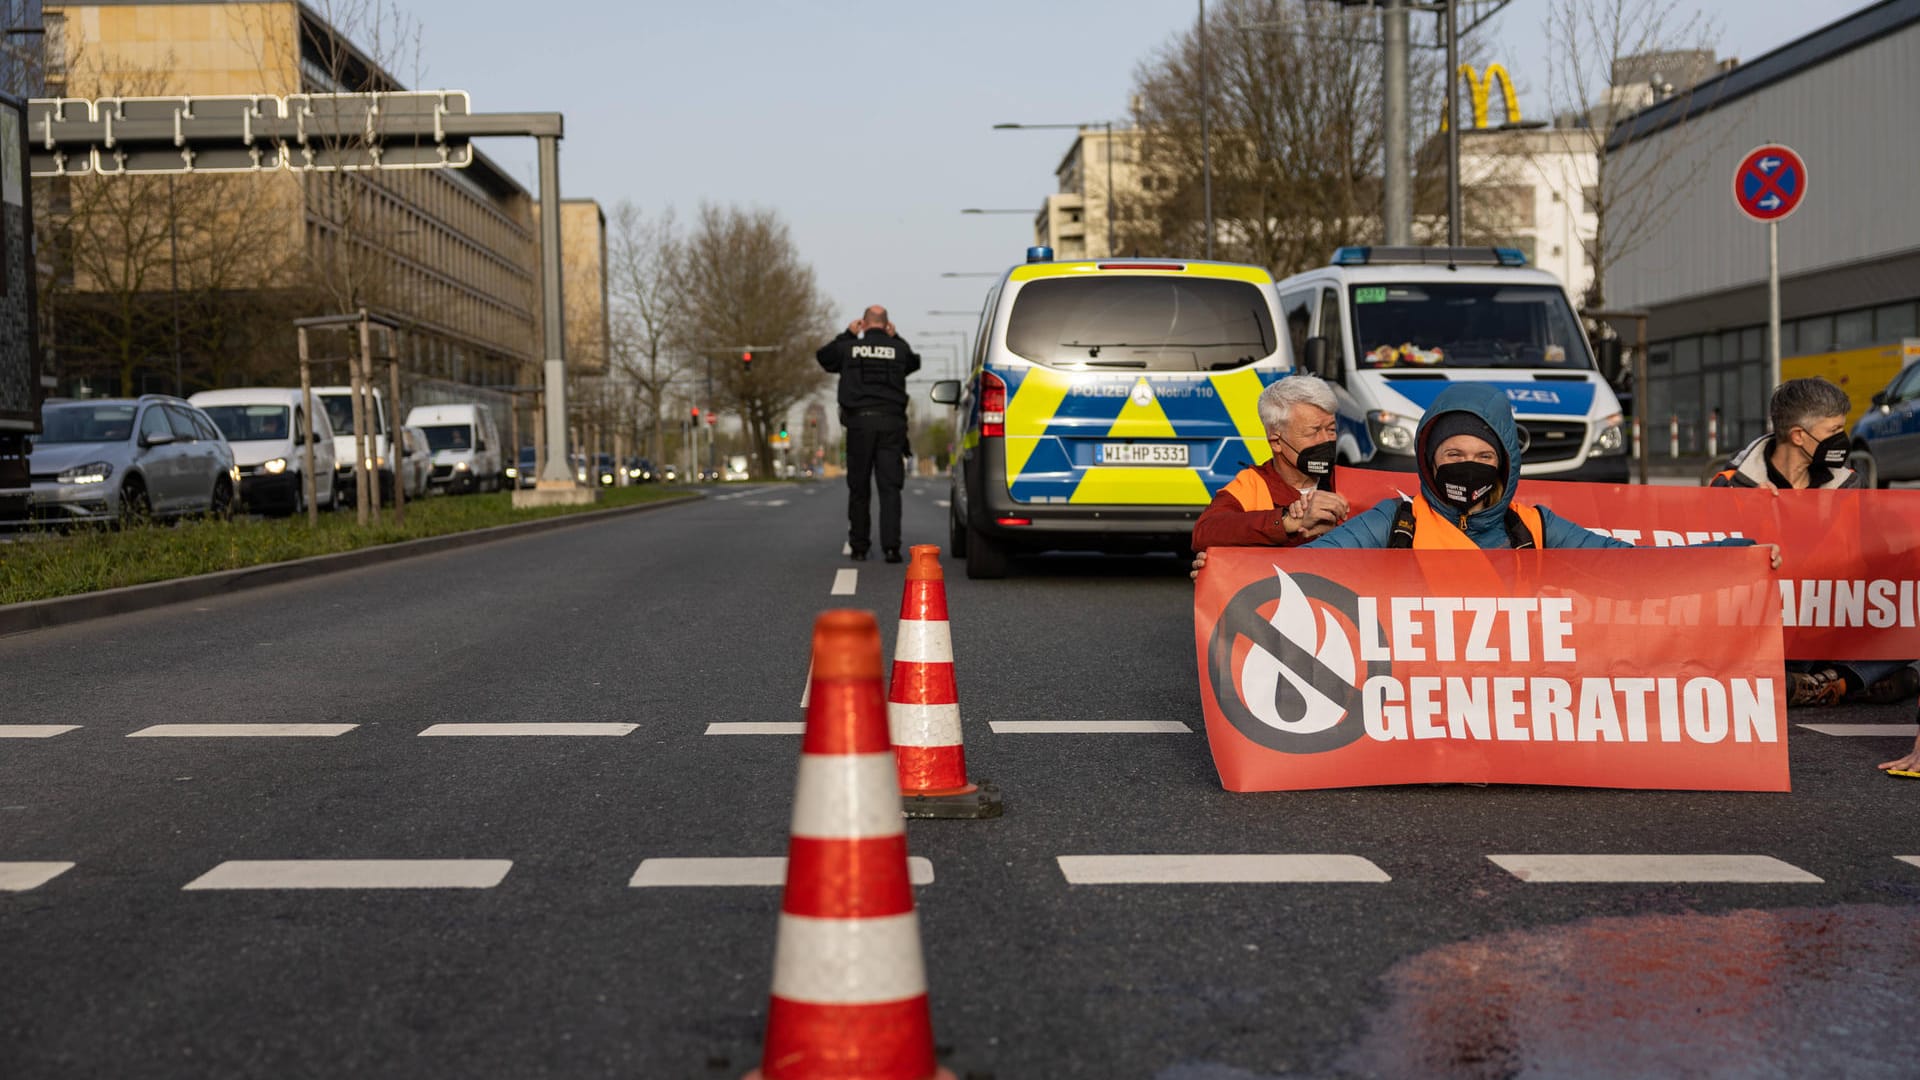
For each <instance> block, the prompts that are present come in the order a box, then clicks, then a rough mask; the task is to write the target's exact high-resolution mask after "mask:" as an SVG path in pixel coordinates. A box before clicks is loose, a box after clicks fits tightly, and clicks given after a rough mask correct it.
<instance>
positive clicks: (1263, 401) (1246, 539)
mask: <svg viewBox="0 0 1920 1080" xmlns="http://www.w3.org/2000/svg"><path fill="white" fill-rule="evenodd" d="M1259 409H1260V425H1261V426H1262V427H1263V428H1265V429H1266V432H1267V448H1268V450H1269V451H1270V456H1269V457H1268V459H1267V460H1266V461H1264V462H1262V463H1260V464H1258V465H1254V466H1251V467H1249V468H1245V469H1242V470H1240V473H1239V475H1237V476H1235V477H1234V478H1233V480H1232V481H1231V482H1230V483H1228V484H1227V486H1226V487H1223V488H1221V489H1220V492H1219V494H1217V495H1215V496H1214V497H1213V501H1212V502H1211V503H1209V504H1207V508H1206V509H1205V510H1203V511H1201V513H1200V517H1199V519H1198V520H1196V521H1195V522H1194V523H1193V550H1194V551H1196V552H1198V553H1199V555H1198V557H1197V558H1196V559H1195V560H1194V567H1195V569H1196V570H1197V569H1198V568H1199V567H1200V566H1201V565H1202V564H1204V563H1205V562H1206V552H1207V549H1208V548H1212V547H1292V546H1294V545H1296V544H1304V543H1306V542H1307V541H1309V540H1312V539H1313V538H1314V537H1316V536H1320V535H1322V534H1324V533H1325V532H1326V531H1327V530H1328V529H1331V528H1333V527H1334V526H1336V525H1338V524H1340V523H1341V522H1343V521H1345V520H1346V519H1347V516H1348V514H1349V513H1350V510H1349V508H1348V506H1347V500H1346V499H1344V498H1342V497H1341V496H1340V495H1338V494H1336V493H1335V492H1334V491H1333V459H1334V440H1335V438H1336V437H1337V436H1338V435H1339V425H1338V421H1337V420H1336V418H1335V415H1334V414H1335V412H1336V411H1337V410H1338V409H1339V403H1338V402H1337V401H1335V400H1334V396H1333V387H1331V386H1328V385H1327V383H1326V381H1325V380H1323V379H1319V378H1316V377H1314V376H1312V375H1289V376H1287V377H1286V378H1283V379H1279V380H1276V381H1275V382H1273V383H1272V384H1270V385H1269V386H1268V387H1267V388H1266V389H1265V390H1263V391H1261V393H1260V402H1259Z"/></svg>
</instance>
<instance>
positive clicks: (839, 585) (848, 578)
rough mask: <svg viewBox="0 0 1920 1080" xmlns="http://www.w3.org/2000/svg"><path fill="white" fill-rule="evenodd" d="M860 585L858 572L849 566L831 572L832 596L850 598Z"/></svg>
mask: <svg viewBox="0 0 1920 1080" xmlns="http://www.w3.org/2000/svg"><path fill="white" fill-rule="evenodd" d="M859 584H860V571H858V570H855V569H854V568H852V567H851V566H849V567H844V568H842V569H839V570H835V571H834V572H833V592H832V594H831V595H833V596H852V595H853V591H854V589H855V588H857V587H858V586H859Z"/></svg>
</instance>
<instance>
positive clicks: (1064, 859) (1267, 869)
mask: <svg viewBox="0 0 1920 1080" xmlns="http://www.w3.org/2000/svg"><path fill="white" fill-rule="evenodd" d="M1055 861H1056V862H1058V863H1059V864H1060V872H1061V873H1062V874H1064V875H1065V876H1066V879H1067V883H1068V884H1070V885H1221V884H1275V883H1281V882H1368V883H1378V882H1385V881H1391V880H1393V879H1392V878H1390V877H1388V876H1387V873H1386V871H1384V870H1382V869H1380V868H1379V867H1378V866H1375V865H1374V864H1373V863H1372V862H1371V861H1369V860H1367V859H1363V858H1361V857H1360V856H1358V855H1060V856H1057V857H1056V859H1055Z"/></svg>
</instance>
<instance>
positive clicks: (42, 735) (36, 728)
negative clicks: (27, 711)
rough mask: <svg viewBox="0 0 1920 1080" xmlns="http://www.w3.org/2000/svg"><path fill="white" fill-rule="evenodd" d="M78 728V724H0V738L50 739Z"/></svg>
mask: <svg viewBox="0 0 1920 1080" xmlns="http://www.w3.org/2000/svg"><path fill="white" fill-rule="evenodd" d="M78 730H80V725H79V724H0V739H51V738H53V737H54V736H55V735H65V734H66V733H67V732H69V731H78Z"/></svg>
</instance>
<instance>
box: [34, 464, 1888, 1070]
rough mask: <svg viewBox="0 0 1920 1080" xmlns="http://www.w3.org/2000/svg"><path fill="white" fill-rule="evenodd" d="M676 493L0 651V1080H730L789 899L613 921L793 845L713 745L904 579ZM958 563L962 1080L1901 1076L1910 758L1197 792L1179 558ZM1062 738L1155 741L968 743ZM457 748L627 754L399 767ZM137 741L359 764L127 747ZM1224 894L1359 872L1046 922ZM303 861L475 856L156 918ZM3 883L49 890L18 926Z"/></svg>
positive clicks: (780, 799)
mask: <svg viewBox="0 0 1920 1080" xmlns="http://www.w3.org/2000/svg"><path fill="white" fill-rule="evenodd" d="M908 486H909V497H908V511H907V532H908V539H909V541H910V542H912V541H920V542H938V541H941V540H943V539H944V537H945V518H944V515H945V513H946V511H945V509H944V507H943V506H941V505H940V504H939V500H942V499H944V498H945V490H944V482H941V481H929V480H915V481H911V482H910V483H909V485H908ZM715 495H716V497H715V498H713V499H710V500H708V501H705V502H701V503H698V504H692V505H687V506H683V507H678V508H673V509H668V510H663V511H660V512H658V513H652V514H645V515H640V516H637V517H630V518H621V519H615V520H611V521H607V522H604V523H599V524H593V525H586V526H581V527H578V528H572V529H564V530H560V531H556V532H550V533H544V534H540V535H537V536H531V537H526V538H521V539H515V540H508V541H502V542H499V543H495V544H491V545H486V546H483V547H479V548H474V549H468V550H462V551H457V552H450V553H445V554H441V555H434V556H428V557H424V558H420V559H415V560H410V561H404V562H400V563H394V564H390V565H386V566H380V567H372V568H367V569H363V570H358V571H353V572H349V573H345V574H340V575H336V576H332V577H328V578H322V579H318V580H313V581H309V582H303V583H298V584H292V585H286V586H280V587H275V588H270V589H263V590H258V591H254V592H249V593H245V594H241V595H236V596H232V597H228V598H223V599H220V600H216V601H211V602H206V603H202V604H198V605H183V606H177V607H173V608H167V609H161V610H156V611H152V612H147V613H143V614H138V615H132V616H127V617H123V618H119V619H114V620H110V621H100V622H92V623H86V624H81V625H77V626H73V627H66V628H61V629H55V630H49V631H43V632H38V633H33V634H27V635H20V636H15V637H11V638H5V639H0V731H4V728H5V727H12V728H13V729H14V730H15V731H24V730H25V726H26V725H59V726H66V725H77V727H74V728H72V729H71V730H65V731H62V732H60V733H58V734H52V735H50V736H49V737H44V738H6V739H0V1077H4V1078H7V1080H23V1078H38V1077H62V1078H65V1077H116V1078H118V1077H240V1076H246V1077H307V1076H313V1077H335V1076H348V1075H351V1076H357V1077H408V1078H414V1077H516V1078H517V1077H548V1076H551V1077H614V1076H620V1077H663V1078H669V1080H672V1078H682V1077H686V1078H707V1077H737V1076H739V1075H740V1074H742V1073H744V1072H745V1071H747V1070H748V1069H749V1068H751V1067H752V1066H753V1065H755V1064H756V1063H757V1061H758V1048H759V1044H760V1039H761V1034H762V1029H763V1025H764V1022H765V1015H766V1002H767V995H768V988H769V982H770V978H771V966H772V955H773V935H774V925H775V918H776V913H777V911H778V908H779V900H780V898H779V890H778V889H777V888H769V887H758V886H742V887H693V888H636V887H630V886H629V879H630V878H631V877H632V875H633V874H634V872H635V870H636V868H637V867H638V866H639V865H640V863H641V862H642V860H644V859H650V858H665V857H751V856H777V855H781V854H783V853H784V851H785V847H786V838H787V837H786V829H787V818H788V813H789V809H790V801H791V794H792V781H793V774H794V769H795V762H796V755H797V752H798V740H797V738H795V737H793V736H791V735H713V734H707V733H706V732H707V731H708V725H710V724H714V723H737V722H765V721H798V720H799V719H801V716H802V713H801V711H800V709H799V707H798V705H799V699H800V695H801V691H802V689H803V682H804V680H805V677H806V672H807V659H808V658H807V649H808V640H809V639H808V634H809V628H810V625H811V622H812V620H813V618H814V616H815V615H816V614H817V613H818V612H819V611H820V610H822V609H825V608H828V607H833V606H841V605H847V606H857V607H863V608H870V609H873V610H875V611H877V612H879V613H880V614H881V616H882V625H883V627H884V628H885V633H886V636H887V639H888V647H889V648H891V638H892V630H893V627H892V623H893V620H894V616H895V615H896V613H897V611H898V606H899V602H900V594H901V587H902V574H901V570H902V568H901V567H897V566H887V565H885V564H883V563H880V562H877V561H876V562H868V563H860V564H853V563H850V562H848V561H847V560H846V559H845V558H843V557H842V556H841V554H840V545H841V542H842V540H843V539H844V517H843V507H844V489H843V488H842V487H840V486H838V485H832V484H812V485H772V486H765V487H751V488H745V487H734V488H726V489H718V490H716V492H715ZM849 568H851V569H854V570H855V571H856V577H855V584H854V586H853V588H854V591H853V594H852V595H851V596H834V595H830V593H831V590H832V588H833V586H834V583H835V581H836V579H837V578H838V579H840V580H844V578H842V577H841V576H840V575H839V574H838V573H837V572H838V571H842V570H846V569H849ZM950 569H951V570H953V571H954V572H955V576H954V578H953V579H951V580H950V581H949V582H948V586H949V599H950V603H951V607H952V612H953V615H952V618H953V634H954V642H955V650H956V653H957V657H956V661H957V671H958V678H959V685H960V688H961V701H962V705H961V707H962V711H963V714H964V716H965V723H966V728H967V738H968V744H967V753H968V758H969V763H970V765H971V771H972V773H973V775H974V776H975V777H976V778H979V777H987V778H991V779H992V780H994V781H995V782H996V783H997V784H998V785H999V786H1000V788H1001V789H1002V791H1003V792H1004V793H1005V806H1006V814H1005V817H1003V818H1001V819H999V820H990V821H978V822H948V821H926V822H919V821H916V822H913V823H912V824H911V825H910V826H909V845H910V848H911V850H912V852H913V854H914V855H916V856H923V857H926V858H927V859H929V860H930V861H931V863H932V865H933V868H934V875H935V876H934V880H933V882H932V883H931V884H927V885H923V886H921V887H920V888H919V889H918V893H917V895H918V898H919V903H920V912H921V926H922V939H923V945H924V951H925V954H926V959H927V966H928V973H929V979H930V984H931V985H930V989H931V998H932V1009H933V1018H934V1028H935V1032H936V1038H937V1041H938V1043H939V1048H940V1052H941V1054H942V1057H943V1060H944V1061H945V1062H946V1063H947V1064H948V1065H949V1066H950V1067H951V1068H952V1069H953V1070H954V1071H955V1072H956V1073H958V1074H959V1075H960V1076H962V1077H967V1076H975V1077H994V1078H998V1080H1014V1078H1028V1077H1080V1076H1085V1077H1153V1078H1158V1080H1259V1078H1270V1077H1283V1076H1284V1077H1296V1076H1300V1077H1307V1076H1313V1077H1319V1076H1382V1077H1415V1076H1442V1077H1456V1076H1457V1077H1495V1076H1499V1077H1504V1076H1521V1075H1528V1076H1615V1075H1645V1076H1673V1075H1686V1076H1778V1077H1798V1076H1808V1075H1822V1076H1868V1077H1873V1076H1886V1077H1904V1076H1910V1075H1912V1063H1913V1061H1914V1060H1915V1058H1916V1055H1920V1014H1916V1010H1915V1003H1916V1002H1920V860H1916V861H1908V862H1903V861H1901V860H1900V858H1899V857H1900V856H1908V857H1910V858H1912V857H1920V829H1917V828H1916V822H1920V815H1916V813H1915V811H1914V806H1915V803H1914V800H1915V798H1916V797H1917V796H1920V784H1908V783H1906V782H1904V781H1896V780H1889V779H1887V778H1884V777H1882V776H1880V775H1879V774H1877V773H1876V771H1875V770H1874V769H1873V763H1875V762H1877V761H1880V760H1883V759H1885V758H1887V757H1890V756H1894V755H1895V754H1896V753H1897V752H1899V751H1900V750H1902V749H1903V747H1904V746H1905V745H1906V744H1907V743H1908V742H1910V740H1911V735H1910V734H1909V735H1908V736H1907V737H1906V738H1900V737H1895V736H1889V735H1886V734H1878V735H1874V736H1839V735H1826V734H1820V733H1816V732H1813V731H1810V730H1808V729H1805V728H1802V727H1799V726H1795V727H1794V728H1793V729H1792V732H1791V734H1792V748H1793V749H1792V753H1793V788H1794V790H1793V792H1792V794H1790V795H1754V794H1711V793H1660V792H1654V793H1650V792H1616V791H1584V790H1564V789H1551V788H1499V787H1494V788H1481V787H1469V786H1444V787H1427V786H1421V787H1412V788H1392V789H1368V790H1351V791H1333V792H1306V793H1290V794H1271V795H1234V794H1229V793H1226V792H1224V791H1222V790H1221V788H1220V785H1219V783H1218V780H1217V778H1216V776H1215V774H1214V772H1213V767H1212V763H1211V760H1210V758H1209V756H1208V753H1207V748H1206V742H1205V739H1204V736H1202V735H1201V734H1199V729H1200V721H1199V717H1200V711H1199V703H1198V699H1197V692H1196V678H1195V672H1194V660H1193V639H1192V623H1191V617H1190V605H1189V597H1190V591H1189V585H1188V582H1187V579H1186V576H1185V573H1184V568H1183V567H1182V566H1181V565H1180V563H1179V562H1178V561H1176V560H1175V559H1173V558H1170V557H1161V558H1136V559H1102V558H1094V557H1073V556H1057V557H1049V558H1046V559H1041V560H1035V561H1033V562H1031V563H1030V564H1027V565H1025V566H1023V567H1022V572H1021V573H1020V574H1018V575H1017V576H1015V577H1012V578H1009V579H1007V580H1005V581H996V582H970V581H967V580H966V579H965V578H964V576H962V575H959V574H958V573H957V568H950ZM1792 719H1793V721H1794V722H1795V723H1796V725H1798V724H1800V723H1852V724H1860V723H1869V724H1871V723H1887V724H1897V723H1903V722H1905V723H1910V722H1911V721H1912V719H1913V707H1912V706H1911V705H1908V706H1904V707H1884V708H1875V707H1851V708H1842V709H1826V710H1820V711H1818V712H1813V711H1798V710H1796V712H1795V713H1794V714H1793V716H1792ZM1063 720H1064V721H1090V722H1117V721H1162V722H1169V721H1170V722H1174V723H1177V724H1180V725H1184V726H1185V727H1186V728H1187V729H1188V730H1186V731H1185V732H1180V731H1171V732H1165V733H1153V734H1138V733H1127V734H1118V733H1083V734H1016V733H996V732H994V731H993V730H992V729H991V725H992V724H993V723H995V722H1007V721H1063ZM467 722H495V723H538V724H553V723H556V722H570V723H601V724H606V723H612V724H622V725H634V726H633V727H632V728H631V730H627V729H624V728H622V729H616V730H622V731H626V733H625V734H622V735H618V736H614V737H573V736H558V735H546V736H532V737H519V738H514V737H480V738H438V737H434V738H424V737H421V735H420V733H421V732H422V731H423V730H425V729H427V728H428V727H430V726H431V725H434V724H440V723H467ZM173 724H213V725H232V724H334V725H351V727H350V728H346V729H345V730H344V731H343V732H342V733H341V734H338V735H336V736H332V737H286V738H243V737H221V736H218V735H215V736H199V737H180V738H155V737H145V736H143V737H138V738H129V737H128V736H129V735H130V734H131V733H134V732H136V731H141V730H143V729H149V728H152V727H154V726H155V725H173ZM1908 730H1909V731H1910V729H1908ZM1511 853H1584V854H1600V853H1610V854H1661V855H1696V854H1702V853H1706V854H1723V855H1724V854H1739V855H1752V856H1763V857H1770V858H1771V859H1773V860H1778V863H1777V864H1776V863H1768V864H1766V866H1767V867H1771V868H1772V869H1773V870H1774V872H1776V873H1777V874H1778V875H1779V876H1780V877H1782V878H1784V879H1786V880H1778V881H1771V882H1763V883H1724V882H1710V881H1681V882H1676V883H1673V884H1656V885H1649V884H1625V883H1606V882H1598V883H1582V884H1550V883H1541V882H1530V881H1523V880H1521V879H1519V878H1518V877H1516V876H1515V875H1513V874H1511V873H1509V872H1508V871H1506V870H1504V869H1502V868H1501V867H1500V866H1499V865H1497V864H1495V863H1494V862H1492V861H1491V860H1490V859H1489V856H1492V855H1502V854H1511ZM1222 854H1231V855H1245V854H1326V855H1344V856H1355V857H1358V858H1360V859H1364V860H1368V861H1369V862H1370V863H1371V864H1372V866H1373V867H1375V868H1377V870H1378V872H1379V876H1380V877H1384V878H1386V879H1387V880H1374V881H1362V882H1346V883H1312V882H1280V883H1271V882H1270V883H1250V884H1207V885H1194V884H1075V883H1071V882H1070V881H1069V879H1068V872H1067V870H1066V869H1065V867H1066V866H1070V865H1075V864H1073V863H1072V862H1071V860H1070V861H1069V863H1067V864H1063V863H1061V862H1060V861H1059V859H1060V857H1062V856H1069V857H1075V856H1149V855H1181V856H1205V855H1222ZM327 859H342V860H344V859H368V860H371V859H379V860H392V859H416V860H494V861H495V862H476V863H464V864H460V866H459V867H457V868H455V869H459V870H460V871H461V872H462V873H471V874H474V875H477V876H476V877H474V878H472V879H470V880H468V881H467V882H466V883H467V884H469V885H474V886H478V887H469V888H447V887H422V888H410V889H371V888H342V889H289V888H276V889H266V890H234V889H217V888H206V887H198V888H192V889H188V888H185V886H187V885H189V883H194V882H196V881H198V880H199V879H201V878H202V875H206V874H208V873H209V871H212V870H214V868H215V867H218V866H221V865H222V864H223V863H226V862H228V861H231V860H327ZM33 862H51V863H72V864H73V866H72V867H71V869H67V870H65V871H64V872H60V873H58V874H57V876H53V877H51V878H50V879H49V880H45V881H44V883H40V884H37V885H34V886H33V887H31V888H28V887H26V885H28V884H30V882H29V880H28V878H29V877H30V876H32V875H30V874H29V873H28V871H27V870H25V869H22V866H23V864H26V863H33ZM504 862H510V864H511V865H510V867H507V866H505V865H503V863H504ZM1689 865H1692V864H1689ZM439 869H447V868H446V867H444V866H443V867H439ZM503 870H504V876H500V874H501V871H503ZM8 875H11V878H9V876H8ZM1682 876H1686V875H1685V874H1684V873H1683V874H1682ZM9 881H11V884H9ZM496 882H497V883H496ZM213 883H218V879H217V878H216V879H214V882H213ZM204 884H205V883H203V885H204ZM9 888H11V889H12V890H14V891H7V890H8V889H9Z"/></svg>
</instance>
